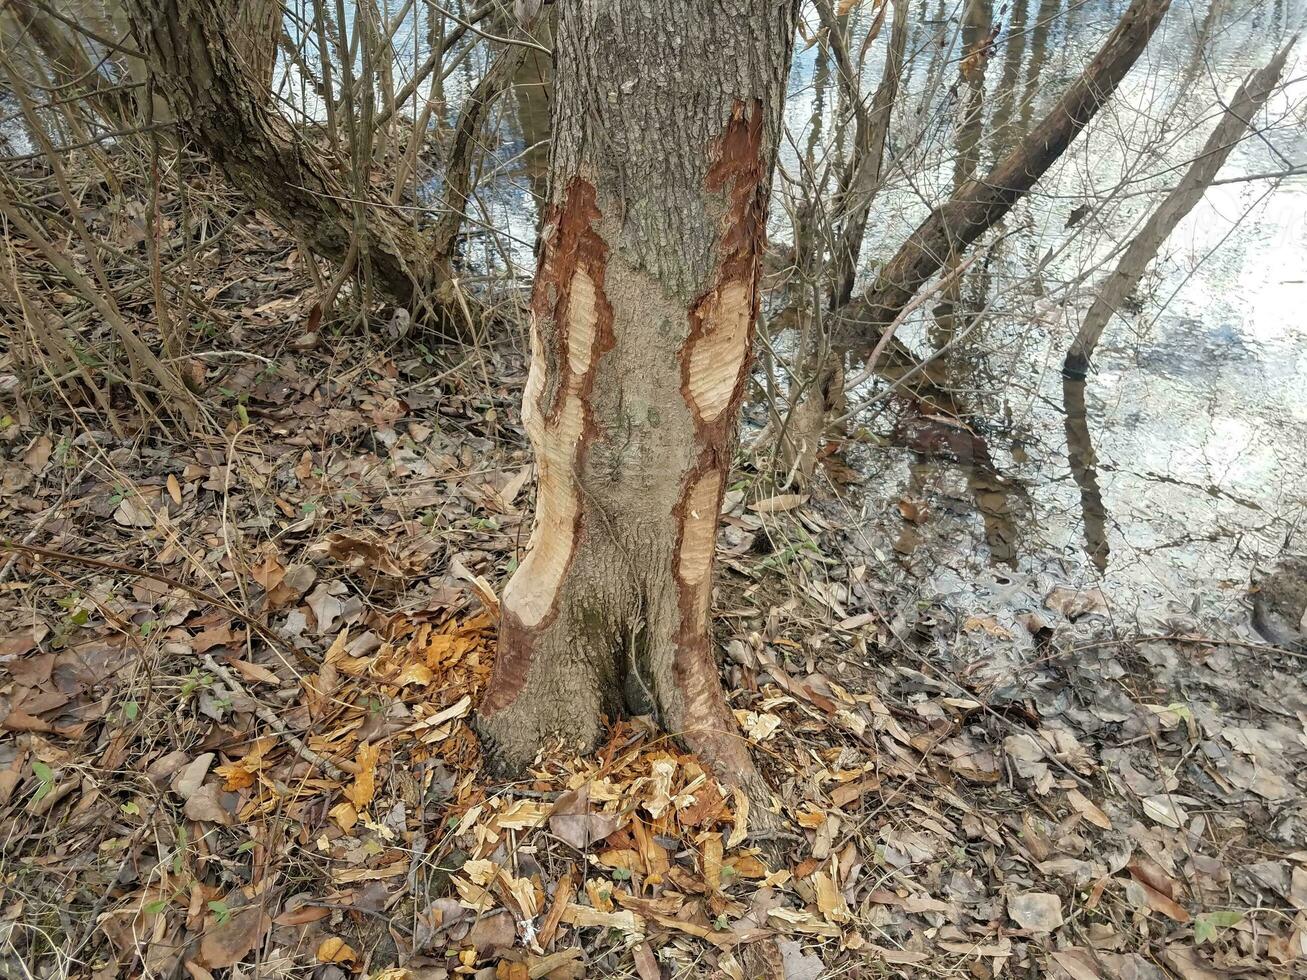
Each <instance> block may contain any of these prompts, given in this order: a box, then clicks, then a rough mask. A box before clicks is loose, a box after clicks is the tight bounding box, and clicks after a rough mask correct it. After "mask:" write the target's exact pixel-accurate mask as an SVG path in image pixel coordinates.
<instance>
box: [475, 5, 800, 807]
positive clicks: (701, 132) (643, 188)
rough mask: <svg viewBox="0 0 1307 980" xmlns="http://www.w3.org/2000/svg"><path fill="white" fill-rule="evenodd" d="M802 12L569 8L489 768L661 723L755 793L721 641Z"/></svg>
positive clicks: (486, 722)
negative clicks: (610, 727)
mask: <svg viewBox="0 0 1307 980" xmlns="http://www.w3.org/2000/svg"><path fill="white" fill-rule="evenodd" d="M796 6H797V5H796V4H795V3H794V2H793V0H719V2H718V3H714V4H709V5H704V4H699V3H695V2H693V0H664V2H661V3H653V2H650V0H622V2H614V0H570V2H569V3H567V4H563V5H560V8H559V11H558V27H557V41H556V48H555V51H556V53H555V59H554V60H555V66H556V68H555V70H556V72H557V75H556V82H555V86H556V98H555V117H554V127H553V133H554V137H553V145H552V147H551V152H550V185H551V190H550V204H549V210H548V213H547V214H546V217H545V221H544V226H543V228H542V232H541V240H542V248H541V254H540V264H539V270H538V272H537V275H536V280H535V286H534V293H533V299H532V309H533V317H532V361H531V371H530V376H529V378H528V380H527V387H526V393H525V398H524V405H523V422H524V424H525V426H526V429H527V432H528V434H529V436H530V438H531V442H532V445H533V446H534V448H535V452H536V459H537V463H538V466H539V488H538V497H537V503H536V514H535V525H534V529H533V531H532V535H531V541H530V544H529V546H528V550H527V554H526V557H525V559H524V560H523V562H522V564H521V567H520V568H519V569H518V570H517V572H516V573H515V574H514V575H513V578H512V580H511V581H510V582H509V583H508V586H507V588H506V589H505V592H504V596H503V603H502V619H501V622H500V639H499V656H498V660H497V662H496V666H495V672H494V676H493V678H492V680H491V683H490V686H489V688H488V690H487V693H486V696H485V699H484V700H483V702H482V705H481V709H480V728H481V731H482V733H483V734H484V735H485V736H486V740H487V743H488V746H489V747H490V750H491V756H492V758H495V759H497V760H498V762H499V763H500V764H501V766H503V767H505V768H514V767H520V766H521V765H523V764H525V763H528V762H530V761H531V759H532V758H533V757H534V756H535V754H536V751H537V749H538V748H539V747H540V745H541V744H542V742H544V741H545V740H546V739H547V738H548V737H549V736H551V735H562V736H564V737H565V739H566V740H567V741H568V742H569V743H572V744H573V745H579V746H581V747H586V746H592V745H594V744H595V743H596V742H597V741H598V739H599V738H600V736H601V734H602V730H603V729H602V726H603V722H602V720H601V718H602V716H604V715H607V716H609V717H613V716H616V715H618V714H620V713H624V712H632V713H652V714H653V715H654V716H655V717H656V718H657V719H658V721H659V722H660V723H661V724H662V726H663V727H664V728H665V729H666V730H667V731H669V732H672V733H675V734H677V735H679V736H680V737H681V738H682V739H683V740H684V741H685V743H686V744H687V745H688V747H689V748H690V749H691V750H693V751H696V752H698V753H699V754H700V756H701V757H702V758H704V760H705V761H706V762H707V763H709V764H710V765H712V766H713V767H714V768H715V769H716V770H717V771H718V772H719V773H721V774H722V775H723V776H724V777H726V778H728V779H730V780H732V781H733V782H735V783H737V784H742V785H744V786H745V787H746V788H748V789H758V788H759V787H760V786H761V780H760V779H759V777H758V776H757V771H756V770H755V769H754V767H753V764H752V762H751V760H750V756H749V753H748V751H747V748H746V746H745V744H744V742H743V740H742V738H741V736H740V734H739V732H738V730H737V729H736V726H735V724H734V722H733V720H732V718H731V716H730V713H729V711H728V710H727V708H726V702H725V699H724V697H723V693H722V689H721V684H720V680H719V678H718V673H717V666H716V662H715V658H714V656H713V646H712V640H711V636H710V630H709V619H710V617H709V611H710V605H711V598H712V569H713V560H714V548H715V542H716V536H717V519H718V513H719V510H720V506H721V499H722V492H723V490H724V489H725V484H726V480H727V476H728V471H729V467H730V463H731V458H732V455H733V448H734V439H735V434H736V423H737V416H738V409H739V404H740V400H741V398H742V396H743V392H744V387H745V381H746V378H747V373H748V363H749V353H750V343H751V340H752V338H753V332H754V323H755V320H756V316H757V311H758V296H759V264H760V258H761V255H762V251H763V246H764V237H765V233H766V217H767V198H768V191H769V188H770V182H771V174H772V165H773V161H774V157H775V151H776V145H777V140H778V134H779V132H780V124H781V109H782V103H783V99H784V94H785V77H786V73H787V69H788V64H789V57H790V52H791V38H792V36H793V31H794V18H795V14H796Z"/></svg>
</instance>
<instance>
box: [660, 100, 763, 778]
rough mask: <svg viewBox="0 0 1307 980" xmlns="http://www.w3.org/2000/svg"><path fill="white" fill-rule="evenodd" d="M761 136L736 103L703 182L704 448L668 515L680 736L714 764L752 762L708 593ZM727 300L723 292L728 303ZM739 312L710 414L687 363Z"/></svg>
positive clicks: (752, 283) (697, 328) (753, 313)
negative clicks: (701, 557) (709, 232)
mask: <svg viewBox="0 0 1307 980" xmlns="http://www.w3.org/2000/svg"><path fill="white" fill-rule="evenodd" d="M762 136H763V109H762V104H761V103H760V102H758V101H757V100H755V101H754V102H753V103H752V104H751V105H749V106H746V105H745V104H743V103H737V104H736V106H735V111H734V112H733V113H732V115H731V119H730V122H729V123H728V124H727V127H726V131H725V133H723V135H722V137H721V139H720V140H719V141H718V147H717V158H716V161H715V162H714V164H713V166H712V167H711V169H710V170H709V171H708V175H707V179H706V181H705V184H706V187H707V189H708V190H709V191H710V192H713V193H720V194H723V195H724V197H725V202H726V209H725V212H724V214H723V215H722V219H721V229H720V233H719V239H718V255H719V258H718V265H717V277H716V282H715V283H714V284H713V285H712V287H710V288H709V289H708V290H707V291H705V292H704V293H703V294H702V295H701V296H700V297H699V298H698V299H697V300H696V301H695V302H694V303H693V305H692V306H691V307H690V311H689V322H690V330H689V334H688V336H687V337H686V341H685V346H684V348H683V349H682V351H681V393H682V395H683V396H684V398H685V402H686V405H687V406H688V408H689V410H690V413H691V416H692V417H693V419H694V423H695V429H696V436H697V439H696V442H697V445H698V446H699V447H700V448H699V454H698V459H697V460H696V462H695V464H694V465H693V466H692V467H691V468H690V470H689V471H688V472H687V473H686V475H685V479H684V482H683V484H682V492H681V498H680V500H679V501H678V503H677V505H676V508H675V510H674V511H673V518H674V520H675V521H676V527H677V542H676V554H677V556H678V562H677V569H676V575H677V602H678V606H679V609H680V626H679V630H678V631H677V645H676V653H675V659H674V661H673V672H674V676H675V682H676V684H677V686H678V688H680V693H681V695H682V697H683V698H684V705H685V709H684V711H685V716H684V720H685V727H686V728H687V732H686V736H687V739H688V740H689V741H690V742H691V743H692V744H693V745H694V747H696V748H698V749H699V750H700V751H703V752H704V753H705V755H708V756H714V757H716V758H714V759H712V760H711V761H713V762H715V763H717V764H718V765H722V764H730V765H746V766H750V767H751V763H749V762H748V759H747V753H746V752H745V750H744V747H743V743H742V742H741V741H740V739H739V738H738V737H735V736H734V734H733V733H732V731H731V729H730V727H728V726H729V725H730V724H731V723H730V719H729V716H728V712H727V711H726V705H725V701H724V699H723V697H722V694H721V684H720V681H719V679H718V676H717V668H716V661H715V658H714V657H713V652H712V641H711V631H710V630H709V614H710V610H709V605H710V597H711V595H712V580H711V578H712V577H711V568H712V560H711V556H712V551H711V548H712V547H713V545H714V544H715V541H716V534H717V514H718V512H719V511H720V509H721V497H722V493H723V491H724V490H725V483H726V479H725V477H726V474H727V471H728V469H729V467H730V460H731V443H732V440H733V437H734V429H735V424H736V412H737V410H738V408H739V404H740V401H741V399H742V398H743V394H744V385H745V380H746V378H747V377H748V364H749V357H750V351H751V348H752V339H753V326H754V324H755V323H756V321H757V315H758V302H759V293H758V274H759V268H760V264H761V258H762V252H763V248H764V247H765V245H766V227H767V225H766V206H767V188H766V167H765V165H764V161H763V159H762V152H761V151H762ZM723 298H728V302H727V303H726V304H724V303H723ZM741 301H743V302H745V303H747V310H744V311H738V310H733V309H730V308H727V309H723V306H724V305H725V306H728V307H729V306H730V305H731V304H732V303H738V302H741ZM741 314H742V315H743V316H745V317H746V319H745V321H744V330H743V336H742V337H741V338H739V350H738V352H731V353H732V354H733V357H729V356H728V359H727V363H728V364H730V363H731V361H732V360H733V366H734V370H735V377H734V384H733V385H732V388H731V394H730V397H729V399H728V400H727V401H726V404H725V405H724V407H722V409H721V410H716V411H709V410H708V409H709V408H711V409H717V407H718V406H717V405H716V403H714V404H713V405H711V406H706V405H705V404H704V403H703V401H702V400H701V399H700V398H697V397H696V385H695V377H694V375H693V374H692V367H693V368H700V366H699V365H698V364H696V359H695V357H694V351H695V348H696V347H697V346H698V345H700V344H705V343H711V341H712V335H713V332H714V331H715V330H723V329H730V325H731V318H732V317H734V316H738V315H741ZM723 321H725V322H723ZM715 353H719V354H727V353H728V352H725V351H721V352H715ZM713 474H716V475H717V481H716V487H715V492H714V493H713V494H712V500H711V504H706V501H704V500H702V499H695V498H700V497H702V496H703V494H702V492H701V481H703V480H704V479H706V478H709V477H710V476H711V475H713ZM692 503H693V506H694V507H695V508H696V509H698V508H703V507H704V506H705V505H707V506H709V507H710V511H709V512H710V513H711V515H712V516H711V519H710V520H709V521H707V524H706V527H705V526H704V524H703V522H701V521H699V520H696V519H695V518H694V515H692V514H691V513H690V508H691V505H692ZM691 526H694V527H696V530H698V529H699V528H703V530H702V531H700V532H699V533H705V534H707V535H708V536H709V538H708V543H707V545H706V546H707V547H708V548H709V549H710V550H709V551H708V555H709V561H708V572H707V574H705V575H703V576H702V578H701V579H695V580H689V579H687V578H686V577H685V575H684V574H683V562H682V561H680V559H681V557H682V556H683V554H684V551H685V549H686V548H687V547H691V546H694V547H701V546H702V545H701V544H699V543H697V542H696V543H694V544H693V545H691V544H690V543H688V542H687V541H686V539H685V537H686V531H687V528H688V527H691ZM742 755H743V756H744V758H743V759H742V760H741V759H740V757H741V756H742Z"/></svg>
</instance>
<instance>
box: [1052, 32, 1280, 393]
mask: <svg viewBox="0 0 1307 980" xmlns="http://www.w3.org/2000/svg"><path fill="white" fill-rule="evenodd" d="M1291 47H1293V41H1290V42H1289V43H1288V44H1286V45H1285V46H1284V47H1283V48H1282V49H1281V50H1280V52H1279V53H1278V54H1276V56H1275V57H1274V58H1272V59H1271V62H1270V64H1268V65H1266V66H1265V67H1263V68H1260V69H1258V70H1257V71H1255V72H1253V73H1251V74H1250V75H1249V76H1248V77H1247V78H1245V79H1244V81H1243V84H1242V85H1240V86H1239V91H1237V92H1236V93H1235V94H1234V100H1233V101H1232V102H1231V103H1230V107H1229V108H1228V109H1226V110H1225V113H1224V114H1223V115H1222V116H1221V121H1220V122H1218V123H1217V124H1216V128H1215V129H1213V130H1212V133H1211V135H1210V136H1208V137H1207V142H1206V143H1205V144H1204V145H1203V149H1202V152H1200V153H1199V154H1198V157H1197V159H1195V160H1194V162H1193V163H1192V164H1191V165H1190V167H1189V169H1188V170H1187V171H1186V172H1185V175H1184V177H1182V178H1181V180H1180V183H1179V184H1177V185H1176V187H1175V189H1174V190H1173V191H1171V193H1170V194H1168V195H1167V196H1166V199H1165V200H1164V201H1162V203H1161V204H1160V205H1159V206H1158V208H1157V210H1156V211H1154V212H1153V213H1152V215H1150V216H1149V218H1148V221H1147V222H1145V224H1144V227H1143V229H1142V230H1141V231H1140V232H1139V234H1138V235H1136V236H1135V237H1134V239H1133V240H1132V241H1131V242H1130V245H1129V246H1128V247H1127V248H1126V250H1125V253H1124V254H1123V255H1122V256H1121V261H1120V262H1119V263H1118V264H1117V267H1116V270H1115V271H1114V272H1113V273H1112V274H1111V275H1110V276H1109V277H1108V278H1107V281H1106V282H1104V283H1103V284H1102V285H1101V286H1100V287H1099V289H1098V296H1097V297H1096V298H1095V299H1094V303H1093V305H1092V306H1091V307H1090V308H1089V313H1088V314H1087V315H1086V316H1085V319H1084V321H1083V322H1082V323H1081V324H1080V330H1079V331H1078V332H1077V333H1076V339H1075V340H1074V341H1073V342H1072V344H1071V349H1070V350H1069V351H1068V352H1067V355H1066V362H1065V363H1064V364H1063V366H1062V373H1063V374H1064V375H1066V376H1067V377H1068V378H1084V377H1085V375H1086V373H1088V371H1089V359H1090V358H1091V357H1093V355H1094V348H1095V347H1097V346H1098V341H1099V338H1101V337H1102V336H1103V330H1104V329H1105V328H1106V327H1107V324H1108V321H1109V320H1111V319H1112V314H1113V313H1115V312H1116V311H1117V309H1118V308H1119V307H1120V305H1121V303H1122V302H1123V301H1124V300H1125V298H1126V297H1127V296H1129V295H1130V294H1131V293H1133V292H1134V290H1135V287H1136V286H1138V285H1139V280H1140V279H1142V278H1143V276H1144V272H1145V271H1146V270H1147V268H1148V265H1149V263H1150V262H1152V261H1153V259H1155V258H1156V257H1157V253H1158V251H1159V250H1160V249H1161V247H1162V243H1163V242H1165V241H1166V240H1167V238H1169V237H1170V236H1171V232H1173V231H1175V226H1176V225H1178V224H1179V223H1180V221H1181V220H1182V219H1183V218H1184V216H1185V215H1186V214H1188V213H1189V212H1190V211H1192V210H1193V209H1194V206H1195V205H1196V204H1197V203H1198V202H1199V201H1201V200H1202V199H1203V194H1204V193H1206V191H1207V187H1208V185H1209V184H1211V182H1212V181H1213V180H1214V179H1216V174H1217V171H1219V170H1220V169H1221V165H1222V164H1224V163H1225V161H1226V158H1227V157H1229V155H1230V151H1231V150H1233V149H1234V148H1235V146H1236V145H1237V144H1238V142H1239V141H1240V140H1241V139H1243V137H1244V134H1245V133H1247V132H1248V129H1249V128H1250V127H1251V126H1252V122H1253V117H1254V116H1255V115H1257V113H1258V111H1259V110H1260V109H1261V107H1262V106H1263V105H1265V104H1266V100H1267V99H1268V98H1269V97H1270V94H1271V92H1272V91H1273V90H1274V89H1275V86H1276V85H1277V84H1279V81H1280V76H1281V75H1282V74H1283V73H1284V63H1285V59H1286V58H1288V56H1289V49H1290V48H1291Z"/></svg>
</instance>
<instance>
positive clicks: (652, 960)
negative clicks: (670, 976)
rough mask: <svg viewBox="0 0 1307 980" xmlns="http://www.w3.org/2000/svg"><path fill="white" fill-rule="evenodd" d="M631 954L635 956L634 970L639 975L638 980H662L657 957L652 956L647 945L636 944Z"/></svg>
mask: <svg viewBox="0 0 1307 980" xmlns="http://www.w3.org/2000/svg"><path fill="white" fill-rule="evenodd" d="M632 953H634V955H635V970H636V972H637V973H639V974H640V980H663V971H662V967H660V966H659V965H658V957H656V956H654V954H653V950H651V949H650V948H649V944H648V943H636V945H635V949H634V950H632Z"/></svg>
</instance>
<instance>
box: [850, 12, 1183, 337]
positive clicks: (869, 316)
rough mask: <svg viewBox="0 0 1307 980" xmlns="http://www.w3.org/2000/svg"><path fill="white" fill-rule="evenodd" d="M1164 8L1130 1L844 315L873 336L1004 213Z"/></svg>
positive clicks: (1109, 89)
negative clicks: (1044, 109) (1071, 73)
mask: <svg viewBox="0 0 1307 980" xmlns="http://www.w3.org/2000/svg"><path fill="white" fill-rule="evenodd" d="M1170 5H1171V0H1133V2H1132V3H1131V4H1130V7H1129V9H1127V10H1126V12H1125V13H1124V14H1123V15H1122V17H1121V20H1120V22H1119V23H1118V24H1117V26H1116V27H1115V28H1114V29H1113V30H1112V33H1111V34H1109V35H1108V37H1107V40H1106V41H1104V42H1103V46H1102V48H1100V49H1099V51H1098V54H1097V55H1095V56H1094V60H1093V61H1091V62H1090V63H1089V65H1088V66H1087V67H1086V68H1085V70H1084V72H1083V73H1081V75H1080V77H1079V78H1077V79H1076V80H1075V82H1073V83H1072V85H1071V87H1070V88H1069V89H1067V91H1066V93H1065V94H1064V95H1063V96H1062V98H1060V99H1059V100H1058V101H1057V104H1056V105H1054V106H1053V108H1052V109H1051V110H1050V111H1049V113H1048V115H1046V116H1045V117H1044V118H1043V120H1042V121H1041V122H1040V123H1039V124H1038V125H1037V126H1036V127H1035V128H1034V129H1033V130H1031V131H1030V132H1029V133H1027V134H1026V136H1025V138H1024V139H1022V140H1021V142H1020V143H1019V144H1017V146H1016V148H1015V149H1013V150H1012V152H1010V153H1009V154H1008V155H1007V156H1005V157H1004V158H1003V159H1002V160H1000V161H999V162H998V163H997V164H996V165H995V166H994V169H993V170H991V171H990V172H989V173H988V174H987V175H985V176H984V177H982V178H980V179H978V180H972V181H969V182H968V183H967V184H966V185H964V186H963V187H960V188H959V189H958V190H957V191H956V192H955V193H954V194H953V196H952V198H950V199H949V200H948V201H946V202H945V203H944V204H942V205H940V206H939V207H938V208H936V209H935V210H934V211H933V212H932V213H931V215H930V217H928V218H927V219H926V220H925V221H923V222H922V223H921V226H920V227H918V228H917V230H916V231H915V232H913V233H912V237H911V238H909V239H908V240H907V242H905V243H904V244H903V247H902V248H900V249H899V251H898V252H897V254H895V256H894V257H893V258H892V259H891V260H890V261H889V263H888V264H887V265H886V266H885V267H884V269H882V270H881V273H880V275H879V276H878V277H877V278H876V282H875V284H874V285H873V286H872V288H871V290H870V292H869V293H868V295H867V297H866V298H865V299H862V300H858V301H856V302H854V303H852V304H851V305H849V306H848V307H846V308H845V315H847V316H848V317H849V318H851V319H855V320H857V321H859V322H860V323H862V324H865V325H866V326H867V327H868V328H870V329H871V330H872V331H873V333H874V334H878V333H880V331H881V330H883V329H884V327H885V326H887V325H888V324H890V323H892V322H893V321H894V317H895V315H896V314H897V313H898V312H899V310H901V309H903V307H904V306H905V305H906V304H907V302H908V301H909V300H910V299H912V297H913V295H914V294H915V293H916V291H917V290H918V289H919V288H921V286H922V284H923V283H925V282H926V281H927V280H928V279H930V277H931V276H933V275H934V274H935V273H937V272H938V271H939V270H940V267H941V266H942V264H943V263H944V262H945V261H946V260H947V258H948V256H949V255H951V254H956V253H959V252H961V251H962V250H963V249H965V248H967V247H968V246H969V245H971V244H972V243H973V242H974V241H975V240H976V239H977V238H979V237H980V236H981V235H982V234H984V233H985V232H986V231H988V230H989V229H990V228H992V227H993V226H994V224H995V223H996V222H997V221H998V220H999V219H1000V218H1002V217H1003V216H1004V215H1005V214H1007V213H1008V211H1009V210H1011V208H1012V205H1013V204H1015V203H1016V202H1017V201H1018V200H1020V199H1021V197H1022V195H1024V194H1025V193H1026V192H1027V191H1028V190H1030V188H1031V187H1033V186H1034V184H1035V181H1037V180H1038V179H1039V178H1040V177H1041V176H1043V175H1044V173H1045V172H1046V171H1047V170H1048V168H1049V167H1051V166H1052V165H1053V162H1054V161H1055V160H1057V158H1058V157H1060V156H1061V155H1062V152H1063V151H1064V150H1065V149H1066V148H1067V147H1068V146H1069V145H1070V144H1071V141H1072V140H1073V139H1075V137H1076V136H1077V135H1078V134H1079V133H1080V131H1081V130H1082V129H1084V128H1085V126H1086V125H1087V124H1088V123H1089V121H1090V120H1091V119H1093V118H1094V115H1095V114H1096V113H1097V112H1098V110H1099V109H1100V108H1102V106H1103V105H1104V104H1105V103H1106V102H1107V100H1108V99H1109V98H1110V97H1111V95H1112V93H1113V92H1114V91H1115V90H1116V87H1117V85H1119V84H1120V82H1121V79H1123V78H1124V77H1125V76H1126V73H1127V72H1128V71H1129V70H1130V68H1131V66H1132V65H1133V64H1134V63H1135V61H1136V60H1137V59H1138V57H1139V55H1140V54H1141V53H1142V52H1143V50H1144V48H1145V47H1146V46H1147V44H1148V40H1149V38H1151V37H1152V36H1153V32H1154V31H1155V30H1156V29H1157V26H1158V24H1160V23H1161V22H1162V15H1163V14H1165V13H1166V11H1167V8H1168V7H1170Z"/></svg>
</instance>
